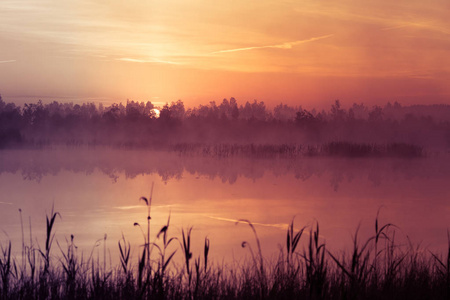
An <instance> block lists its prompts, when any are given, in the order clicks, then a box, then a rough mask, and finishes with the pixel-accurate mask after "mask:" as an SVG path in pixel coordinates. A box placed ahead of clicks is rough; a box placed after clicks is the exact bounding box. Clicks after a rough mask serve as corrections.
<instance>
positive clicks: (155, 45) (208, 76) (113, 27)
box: [0, 0, 450, 107]
mask: <svg viewBox="0 0 450 300" xmlns="http://www.w3.org/2000/svg"><path fill="white" fill-rule="evenodd" d="M448 16H450V2H449V1H448V0H429V1H422V0H420V1H418V0H408V1H405V0H399V1H387V0H376V1H372V0H367V1H358V0H340V1H331V0H296V1H283V0H258V1H250V0H239V1H237V0H228V1H206V0H191V1H181V0H165V1H152V0H128V1H119V0H95V1H94V0H65V1H55V0H52V1H50V0H13V1H11V0H1V1H0V94H1V95H2V97H3V99H4V100H5V101H7V102H17V103H19V104H21V103H23V102H35V101H36V100H37V99H42V100H44V101H53V100H59V101H64V102H69V101H75V102H76V101H82V102H86V101H90V102H91V101H94V102H103V103H105V104H108V103H109V104H110V103H113V102H126V99H130V100H137V101H152V102H154V103H165V102H172V101H176V100H178V99H181V100H182V101H183V102H184V103H185V104H186V105H187V106H195V105H198V104H207V103H209V101H216V102H221V100H222V99H223V98H230V97H235V98H236V99H237V100H238V101H239V102H245V101H252V100H253V99H257V100H259V101H264V102H265V103H266V105H267V106H274V105H276V104H279V103H280V102H283V103H287V104H296V105H297V104H300V105H303V106H305V107H308V106H313V107H320V106H321V105H330V104H332V103H333V102H334V100H335V99H340V100H341V102H342V103H343V104H351V103H354V102H358V103H359V102H364V103H368V104H373V105H375V104H385V103H387V102H388V101H391V102H393V101H399V102H400V103H402V104H419V103H420V104H432V103H446V104H450V18H449V17H448Z"/></svg>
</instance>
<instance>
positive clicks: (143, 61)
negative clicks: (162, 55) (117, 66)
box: [116, 57, 181, 65]
mask: <svg viewBox="0 0 450 300" xmlns="http://www.w3.org/2000/svg"><path fill="white" fill-rule="evenodd" d="M116 60H120V61H126V62H133V63H143V64H147V63H153V64H155V63H156V64H169V65H180V64H181V63H179V62H174V61H167V60H160V59H157V58H153V59H137V58H129V57H122V58H117V59H116Z"/></svg>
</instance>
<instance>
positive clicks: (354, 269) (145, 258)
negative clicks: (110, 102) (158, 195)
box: [0, 199, 450, 299]
mask: <svg viewBox="0 0 450 300" xmlns="http://www.w3.org/2000/svg"><path fill="white" fill-rule="evenodd" d="M147 200H148V199H147ZM148 204H149V202H147V203H146V209H147V212H148V215H147V217H149V216H150V208H149V207H148V206H149V205H148ZM57 216H60V215H59V213H58V212H54V210H53V209H52V211H51V213H50V215H49V216H47V223H46V224H47V225H46V228H47V230H46V236H45V237H44V238H45V241H46V243H45V248H43V249H41V248H40V247H39V246H38V244H37V243H35V242H33V238H32V234H31V227H30V242H29V244H25V239H24V238H23V239H22V243H23V245H22V253H23V254H24V255H25V256H26V258H25V259H23V258H22V257H21V258H20V259H19V260H16V258H15V257H14V256H13V254H12V253H13V251H12V248H13V246H12V244H11V242H10V241H6V242H2V243H1V245H0V246H1V247H0V249H1V252H0V275H1V285H0V297H1V299H449V296H450V233H448V237H447V238H448V242H449V244H448V249H447V250H448V252H447V253H446V254H445V255H443V254H440V253H434V252H430V251H427V250H426V249H422V248H421V247H420V245H419V246H417V245H412V244H411V243H409V244H402V243H398V242H397V237H396V229H397V228H396V226H395V225H393V224H391V223H386V224H384V225H380V222H379V212H378V213H377V216H376V219H375V226H374V227H375V230H374V234H373V236H370V237H369V238H367V239H361V237H360V235H359V227H358V228H357V229H356V231H355V234H354V235H353V237H352V240H351V241H352V242H351V244H350V246H351V250H346V251H333V252H332V251H330V250H329V249H327V247H326V243H325V241H324V239H323V238H322V237H321V235H320V231H319V230H320V226H319V224H318V222H315V223H314V224H312V225H310V226H305V227H301V228H299V229H297V227H296V226H295V225H294V220H292V221H291V223H290V224H289V225H288V226H287V230H286V233H285V239H286V240H285V244H284V245H285V246H284V247H281V246H280V252H279V255H278V258H277V259H272V260H268V259H266V258H265V257H263V255H262V247H261V244H260V240H259V238H258V234H257V230H256V227H255V226H254V225H253V224H252V223H251V222H250V221H249V220H239V221H238V223H237V225H239V224H246V225H248V226H249V227H250V229H251V235H250V236H251V237H252V240H253V241H252V240H250V241H236V242H237V243H241V245H242V247H245V248H246V249H248V251H249V253H250V256H251V259H250V260H248V261H245V262H240V263H238V262H234V263H231V264H228V265H227V264H222V265H218V264H215V262H214V261H213V262H211V261H210V259H209V256H210V251H211V249H213V248H211V246H213V245H211V244H210V241H209V239H208V238H205V240H204V245H203V253H200V252H199V253H195V252H194V251H193V248H196V247H193V244H192V241H193V239H192V235H193V234H194V233H195V230H194V229H193V228H192V227H190V228H187V229H183V230H182V232H181V237H180V238H178V237H173V236H170V234H169V229H170V215H169V217H168V219H167V223H166V224H165V225H164V226H162V227H161V229H160V230H159V231H158V232H157V234H156V235H155V236H154V239H153V241H150V238H152V236H151V235H150V233H149V232H144V231H143V230H142V229H141V231H142V234H143V240H144V244H143V245H142V246H140V247H139V248H140V249H142V252H141V251H139V255H138V257H137V258H133V257H132V256H131V253H132V247H131V245H130V243H129V242H128V241H127V240H126V238H125V236H123V235H122V238H121V239H120V240H119V241H118V244H117V247H118V248H119V256H120V257H119V260H120V264H119V265H118V266H115V267H109V268H107V265H106V259H107V256H106V235H105V237H104V238H103V239H100V240H98V241H97V242H96V243H95V244H94V246H93V248H92V251H91V252H90V255H89V256H87V258H85V257H84V256H83V254H82V253H81V254H80V253H78V248H77V246H76V238H75V237H74V236H73V235H71V236H70V238H69V239H66V245H65V246H64V245H61V244H60V243H59V241H57V240H56V245H57V246H58V248H59V252H58V251H52V245H53V240H54V233H53V232H54V226H55V221H56V219H57ZM147 221H148V222H150V218H147ZM138 227H139V228H140V226H138ZM177 241H178V243H177ZM252 244H253V245H255V244H256V248H252V247H251V245H252ZM102 245H103V249H102V247H101V246H102ZM177 245H178V246H177ZM152 249H153V250H152ZM95 250H96V251H95ZM101 252H103V253H102V254H100V253H101ZM150 252H153V255H152V256H150ZM180 252H181V254H180ZM35 253H39V254H40V255H37V256H36V255H35ZM177 255H181V256H182V258H183V264H182V265H179V264H177V263H176V262H175V261H174V257H176V256H177ZM23 264H25V265H23Z"/></svg>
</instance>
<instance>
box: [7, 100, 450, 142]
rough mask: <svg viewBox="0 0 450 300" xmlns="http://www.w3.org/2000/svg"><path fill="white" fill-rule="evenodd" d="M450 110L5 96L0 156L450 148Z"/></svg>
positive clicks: (440, 107) (438, 107) (443, 107)
mask: <svg viewBox="0 0 450 300" xmlns="http://www.w3.org/2000/svg"><path fill="white" fill-rule="evenodd" d="M449 124H450V105H416V106H402V105H401V104H399V103H397V102H395V103H394V104H391V103H387V104H386V105H385V106H383V107H381V106H372V107H369V106H366V105H365V104H363V103H354V104H353V105H352V106H350V107H349V108H344V107H343V106H342V105H341V103H340V101H339V100H336V101H334V102H333V103H332V105H330V108H329V110H321V111H318V110H316V109H312V110H306V109H304V108H302V106H301V105H298V106H290V105H287V104H283V103H280V104H278V105H276V106H275V107H274V108H273V109H269V108H267V107H266V105H265V103H264V102H262V101H257V100H254V101H253V102H248V101H247V102H246V103H245V104H238V101H237V100H236V99H235V98H230V99H229V100H228V99H223V100H222V102H221V103H220V104H216V102H214V101H212V102H210V103H209V104H207V105H198V106H196V107H192V108H187V107H185V105H184V103H183V102H182V101H181V100H178V101H176V102H171V103H167V104H166V105H164V106H163V107H159V108H157V107H155V105H154V104H153V103H151V102H150V101H147V102H138V101H132V100H131V101H130V100H127V102H126V104H122V103H118V104H117V103H113V104H111V105H110V106H104V105H103V104H101V103H100V104H98V105H96V104H95V103H83V104H74V103H60V102H57V101H53V102H51V103H47V104H44V103H43V102H42V101H38V102H37V103H26V104H24V105H23V106H18V105H15V104H14V103H6V102H5V101H3V99H2V98H1V96H0V148H8V147H29V146H42V145H53V144H64V145H114V146H125V147H153V148H158V147H164V146H168V145H174V144H180V143H211V144H214V143H215V144H217V143H238V144H243V143H244V144H245V143H257V144H282V143H287V144H289V143H309V144H317V143H325V142H330V141H349V142H358V143H392V142H405V143H411V144H418V145H421V146H433V147H434V146H436V147H442V146H444V147H448V145H450V125H449Z"/></svg>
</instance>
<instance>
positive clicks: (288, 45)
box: [211, 34, 333, 54]
mask: <svg viewBox="0 0 450 300" xmlns="http://www.w3.org/2000/svg"><path fill="white" fill-rule="evenodd" d="M332 36H333V34H328V35H323V36H318V37H313V38H310V39H307V40H301V41H295V42H287V43H283V44H278V45H269V46H257V47H245V48H237V49H229V50H220V51H215V52H211V54H217V53H228V52H237V51H248V50H255V49H267V48H272V49H291V48H292V47H293V46H296V45H299V44H305V43H309V42H314V41H318V40H322V39H326V38H329V37H332Z"/></svg>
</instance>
